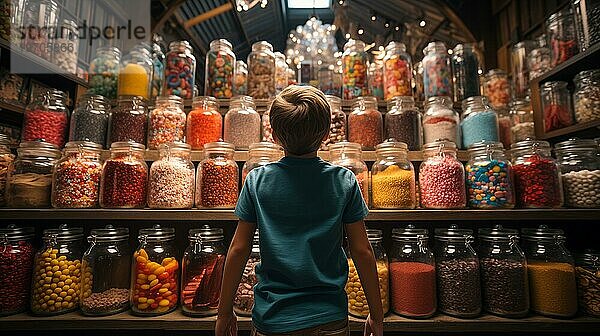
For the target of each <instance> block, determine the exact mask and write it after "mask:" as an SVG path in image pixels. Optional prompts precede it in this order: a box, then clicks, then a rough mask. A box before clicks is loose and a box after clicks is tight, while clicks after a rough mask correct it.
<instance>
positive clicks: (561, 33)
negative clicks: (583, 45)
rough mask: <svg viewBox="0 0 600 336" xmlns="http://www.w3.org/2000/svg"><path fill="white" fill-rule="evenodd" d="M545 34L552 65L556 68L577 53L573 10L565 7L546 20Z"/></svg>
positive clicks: (577, 46)
mask: <svg viewBox="0 0 600 336" xmlns="http://www.w3.org/2000/svg"><path fill="white" fill-rule="evenodd" d="M546 34H547V35H548V40H549V41H550V48H551V49H552V65H553V66H557V65H559V64H561V63H563V62H565V61H566V60H568V59H569V58H571V57H573V56H575V55H577V53H578V52H579V45H578V38H577V29H576V26H575V16H574V15H573V9H572V8H571V7H567V8H565V9H563V10H561V11H559V12H556V13H554V14H552V15H550V17H549V18H548V19H547V20H546Z"/></svg>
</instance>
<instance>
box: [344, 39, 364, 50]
mask: <svg viewBox="0 0 600 336" xmlns="http://www.w3.org/2000/svg"><path fill="white" fill-rule="evenodd" d="M353 46H356V47H357V48H359V49H364V48H365V46H366V44H365V42H363V41H361V40H355V39H349V40H348V42H346V44H344V49H347V48H350V47H353Z"/></svg>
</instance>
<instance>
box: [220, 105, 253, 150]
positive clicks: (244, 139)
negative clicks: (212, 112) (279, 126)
mask: <svg viewBox="0 0 600 336" xmlns="http://www.w3.org/2000/svg"><path fill="white" fill-rule="evenodd" d="M260 130H261V120H260V114H258V112H256V105H254V100H253V99H252V97H250V96H239V97H235V98H233V99H232V100H231V103H230V105H229V111H227V114H225V120H224V125H223V139H224V140H225V142H229V143H231V144H233V145H234V146H235V149H238V150H239V149H248V148H249V146H250V145H251V144H253V143H257V142H260V139H261V137H260Z"/></svg>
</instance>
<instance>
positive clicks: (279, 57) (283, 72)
mask: <svg viewBox="0 0 600 336" xmlns="http://www.w3.org/2000/svg"><path fill="white" fill-rule="evenodd" d="M273 54H274V55H275V92H276V93H280V92H281V91H283V89H285V88H286V87H287V86H288V78H287V67H288V66H287V63H286V62H285V55H284V54H282V53H280V52H279V51H276V52H274V53H273Z"/></svg>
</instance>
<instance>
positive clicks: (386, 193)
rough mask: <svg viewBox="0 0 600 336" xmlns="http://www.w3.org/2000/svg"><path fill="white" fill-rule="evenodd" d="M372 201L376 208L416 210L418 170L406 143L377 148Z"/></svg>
mask: <svg viewBox="0 0 600 336" xmlns="http://www.w3.org/2000/svg"><path fill="white" fill-rule="evenodd" d="M375 151H376V153H377V160H376V161H375V162H374V163H373V168H372V170H371V198H372V206H373V208H375V209H414V208H415V206H416V205H417V204H416V203H417V200H416V185H415V169H414V167H413V165H412V163H411V162H410V161H409V160H408V146H407V145H406V144H405V143H404V142H394V141H391V142H384V143H382V144H380V145H377V147H376V149H375Z"/></svg>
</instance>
